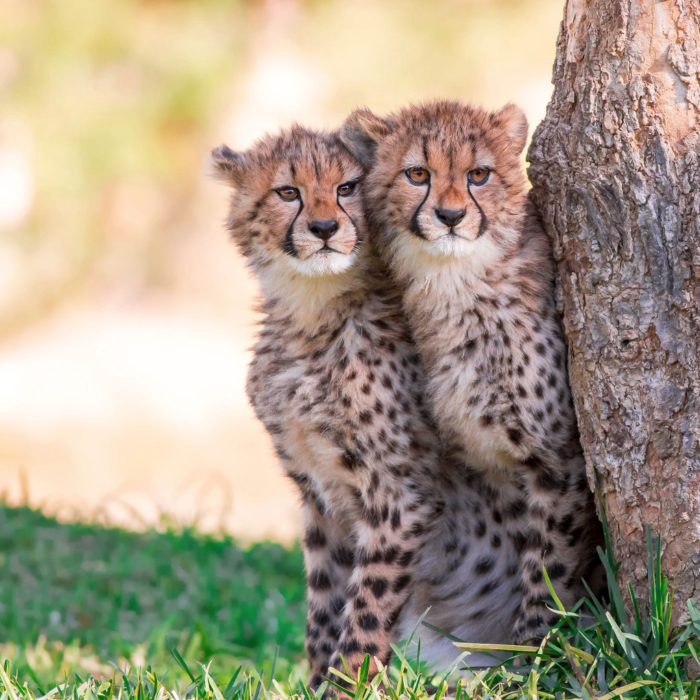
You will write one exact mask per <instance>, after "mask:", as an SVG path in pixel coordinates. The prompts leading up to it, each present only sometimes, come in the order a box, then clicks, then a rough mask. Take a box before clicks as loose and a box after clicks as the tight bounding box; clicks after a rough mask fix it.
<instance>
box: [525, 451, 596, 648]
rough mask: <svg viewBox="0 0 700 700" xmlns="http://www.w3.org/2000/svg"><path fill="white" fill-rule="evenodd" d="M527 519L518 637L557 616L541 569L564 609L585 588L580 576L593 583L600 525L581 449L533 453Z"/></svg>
mask: <svg viewBox="0 0 700 700" xmlns="http://www.w3.org/2000/svg"><path fill="white" fill-rule="evenodd" d="M527 467H528V473H527V491H528V522H527V527H526V529H525V530H524V532H523V535H524V538H523V551H522V557H521V572H522V584H523V589H524V594H523V601H522V604H521V609H520V613H519V615H518V618H517V620H516V623H515V627H514V637H515V639H516V640H517V641H524V640H526V639H530V638H541V637H542V636H543V635H544V633H545V632H546V630H547V628H548V627H551V626H552V625H554V624H555V623H556V622H557V621H558V620H559V616H558V615H557V614H555V613H553V612H551V611H550V610H548V609H547V606H549V607H555V606H554V602H553V601H552V599H551V595H550V593H549V589H548V587H547V583H546V581H545V579H544V574H543V572H542V564H543V562H544V566H545V567H546V569H547V574H548V576H549V578H550V580H551V582H552V586H553V588H554V590H555V592H556V594H557V596H558V597H559V598H560V600H561V601H562V603H563V604H564V606H565V607H566V608H567V609H568V608H570V607H571V606H572V605H573V604H574V603H576V602H577V601H578V599H579V598H580V597H582V595H584V594H585V588H584V587H583V585H582V583H581V578H582V577H583V578H586V579H587V581H588V582H589V583H593V581H592V580H591V576H595V575H596V569H597V564H598V563H599V562H598V557H597V554H596V546H597V545H598V544H599V543H600V540H601V537H600V534H601V526H600V523H599V522H598V520H597V517H596V516H595V506H594V504H593V498H592V494H591V492H590V489H589V486H588V481H587V479H586V471H585V469H586V468H585V462H584V458H583V455H582V454H577V455H575V456H573V457H572V458H569V459H567V460H561V459H559V458H558V457H557V456H555V455H551V454H550V455H544V456H542V457H532V458H530V459H529V460H528V462H527Z"/></svg>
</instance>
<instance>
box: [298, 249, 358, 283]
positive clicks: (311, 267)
mask: <svg viewBox="0 0 700 700" xmlns="http://www.w3.org/2000/svg"><path fill="white" fill-rule="evenodd" d="M356 260H357V255H356V254H355V253H354V252H352V253H350V254H349V255H348V254H346V253H339V252H338V251H335V250H329V249H328V248H322V249H321V250H319V251H318V252H316V253H314V254H313V255H312V256H311V257H309V258H305V259H303V260H302V259H300V258H292V257H290V258H289V261H290V262H291V264H292V267H294V269H295V270H296V271H297V272H299V273H300V274H302V275H305V276H306V277H323V276H326V275H338V274H340V273H341V272H345V271H346V270H349V269H350V268H351V267H352V266H353V265H354V264H355V261H356Z"/></svg>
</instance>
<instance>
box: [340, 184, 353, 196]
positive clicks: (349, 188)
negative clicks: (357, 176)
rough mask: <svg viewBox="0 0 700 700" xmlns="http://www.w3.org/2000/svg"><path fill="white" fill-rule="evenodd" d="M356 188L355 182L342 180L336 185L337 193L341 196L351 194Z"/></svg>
mask: <svg viewBox="0 0 700 700" xmlns="http://www.w3.org/2000/svg"><path fill="white" fill-rule="evenodd" d="M356 188H357V183H356V182H344V183H343V184H342V185H339V186H338V194H339V195H340V196H341V197H349V196H350V195H351V194H353V193H354V192H355V189H356Z"/></svg>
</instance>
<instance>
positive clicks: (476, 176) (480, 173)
mask: <svg viewBox="0 0 700 700" xmlns="http://www.w3.org/2000/svg"><path fill="white" fill-rule="evenodd" d="M490 174H491V171H490V170H489V169H488V168H474V170H470V171H469V173H468V174H467V177H468V178H469V182H471V184H472V185H477V186H478V185H485V184H486V181H487V180H488V179H489V175H490Z"/></svg>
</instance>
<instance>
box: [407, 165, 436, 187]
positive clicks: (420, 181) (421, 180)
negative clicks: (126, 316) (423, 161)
mask: <svg viewBox="0 0 700 700" xmlns="http://www.w3.org/2000/svg"><path fill="white" fill-rule="evenodd" d="M406 177H407V178H408V179H409V180H410V181H411V182H412V183H413V184H414V185H424V184H425V183H426V182H428V178H429V177H430V173H429V172H428V170H427V169H426V168H409V169H408V170H407V171H406Z"/></svg>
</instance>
